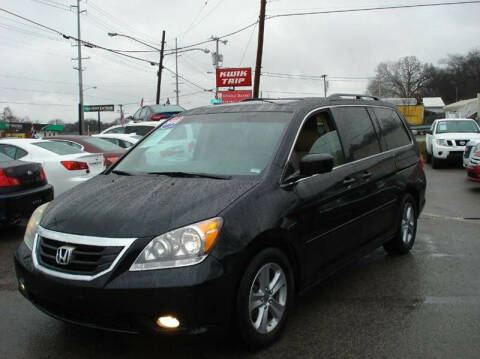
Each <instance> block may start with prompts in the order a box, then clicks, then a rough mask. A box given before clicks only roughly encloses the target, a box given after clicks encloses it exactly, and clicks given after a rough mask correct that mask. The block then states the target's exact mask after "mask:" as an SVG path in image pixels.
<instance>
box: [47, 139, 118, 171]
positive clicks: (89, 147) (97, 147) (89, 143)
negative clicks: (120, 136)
mask: <svg viewBox="0 0 480 359" xmlns="http://www.w3.org/2000/svg"><path fill="white" fill-rule="evenodd" d="M48 139H49V140H50V141H55V142H62V143H65V144H67V145H69V146H72V147H75V148H78V149H79V150H82V151H85V152H88V153H101V154H102V155H103V158H104V160H105V166H106V167H107V168H108V167H110V166H111V165H112V163H114V162H115V161H116V160H118V159H119V158H120V156H122V155H123V154H124V153H125V149H124V148H122V147H120V146H117V145H116V144H114V143H111V142H109V141H106V140H104V139H101V138H96V137H92V136H78V135H64V136H51V137H48Z"/></svg>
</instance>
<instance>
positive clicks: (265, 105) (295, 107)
mask: <svg viewBox="0 0 480 359" xmlns="http://www.w3.org/2000/svg"><path fill="white" fill-rule="evenodd" d="M352 96H353V95H352ZM336 105H337V106H338V105H352V106H353V105H357V106H381V107H389V108H391V109H396V108H397V107H396V106H395V105H393V104H391V103H388V102H383V101H380V100H376V99H375V100H367V99H346V98H339V97H337V96H333V97H327V98H323V97H306V98H262V99H253V100H248V101H242V102H236V103H231V104H220V105H210V106H203V107H197V108H194V109H191V110H187V111H185V112H183V113H182V115H185V116H187V115H200V114H214V113H224V112H227V113H228V112H244V111H252V112H292V113H296V112H304V111H311V110H314V109H316V108H320V107H327V106H336Z"/></svg>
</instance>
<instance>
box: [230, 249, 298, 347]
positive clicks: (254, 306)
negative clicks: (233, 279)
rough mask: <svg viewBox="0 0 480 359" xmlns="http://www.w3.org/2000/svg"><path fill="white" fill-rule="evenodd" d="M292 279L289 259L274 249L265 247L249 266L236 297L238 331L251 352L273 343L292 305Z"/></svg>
mask: <svg viewBox="0 0 480 359" xmlns="http://www.w3.org/2000/svg"><path fill="white" fill-rule="evenodd" d="M293 296H294V278H293V272H292V268H291V265H290V262H289V260H288V258H287V257H286V256H285V254H284V253H283V252H282V251H280V250H279V249H277V248H266V249H264V250H262V251H261V252H260V253H258V254H257V255H256V256H255V257H254V258H253V259H252V261H251V262H250V264H249V265H248V267H247V269H246V271H245V274H244V275H243V278H242V280H241V282H240V286H239V289H238V295H237V306H236V312H237V313H236V317H237V318H236V319H237V328H238V331H239V334H240V337H241V338H242V340H243V342H244V344H245V345H246V346H247V347H248V348H249V349H252V350H256V349H261V348H265V347H267V346H269V345H271V344H272V343H273V342H275V341H276V340H277V339H278V337H279V336H280V334H281V331H282V330H283V328H284V326H285V322H286V319H287V316H288V313H289V312H290V309H291V307H292V304H293Z"/></svg>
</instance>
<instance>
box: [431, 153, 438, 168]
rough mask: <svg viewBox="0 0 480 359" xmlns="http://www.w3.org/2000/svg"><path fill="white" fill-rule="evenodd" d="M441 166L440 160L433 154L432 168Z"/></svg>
mask: <svg viewBox="0 0 480 359" xmlns="http://www.w3.org/2000/svg"><path fill="white" fill-rule="evenodd" d="M439 167H440V160H439V159H438V158H436V157H435V155H433V154H432V168H433V169H438V168H439Z"/></svg>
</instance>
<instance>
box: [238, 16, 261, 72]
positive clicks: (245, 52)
mask: <svg viewBox="0 0 480 359" xmlns="http://www.w3.org/2000/svg"><path fill="white" fill-rule="evenodd" d="M256 28H257V24H255V25H254V26H253V30H252V33H251V34H250V37H249V38H248V41H247V46H245V50H243V55H242V58H241V60H240V64H239V66H242V62H243V60H244V59H245V55H246V54H247V50H248V48H249V47H250V43H251V42H252V39H253V34H255V29H256Z"/></svg>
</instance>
